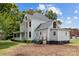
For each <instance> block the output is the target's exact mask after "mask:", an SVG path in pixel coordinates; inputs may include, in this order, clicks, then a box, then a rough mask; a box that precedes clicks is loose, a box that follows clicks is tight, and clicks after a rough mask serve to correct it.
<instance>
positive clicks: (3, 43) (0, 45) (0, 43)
mask: <svg viewBox="0 0 79 59" xmlns="http://www.w3.org/2000/svg"><path fill="white" fill-rule="evenodd" d="M17 44H18V43H16V42H12V41H10V40H0V50H1V49H6V48H10V47H12V46H14V45H17Z"/></svg>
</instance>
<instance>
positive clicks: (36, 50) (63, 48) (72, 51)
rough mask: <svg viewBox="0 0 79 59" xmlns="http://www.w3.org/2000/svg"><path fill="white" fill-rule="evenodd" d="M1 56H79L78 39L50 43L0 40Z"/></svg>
mask: <svg viewBox="0 0 79 59" xmlns="http://www.w3.org/2000/svg"><path fill="white" fill-rule="evenodd" d="M0 55H2V56H52V55H53V56H76V55H77V56H79V39H71V40H70V43H69V44H65V45H54V44H52V45H50V44H46V45H43V44H32V43H29V44H27V43H21V42H15V41H10V40H0Z"/></svg>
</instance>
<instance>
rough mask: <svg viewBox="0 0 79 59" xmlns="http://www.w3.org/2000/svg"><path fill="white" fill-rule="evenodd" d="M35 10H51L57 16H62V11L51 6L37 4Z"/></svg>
mask: <svg viewBox="0 0 79 59" xmlns="http://www.w3.org/2000/svg"><path fill="white" fill-rule="evenodd" d="M37 9H40V10H45V9H48V10H52V11H53V12H55V13H57V14H58V15H62V14H63V13H62V11H61V10H60V9H59V8H56V7H55V6H52V4H47V5H45V4H39V6H38V7H37Z"/></svg>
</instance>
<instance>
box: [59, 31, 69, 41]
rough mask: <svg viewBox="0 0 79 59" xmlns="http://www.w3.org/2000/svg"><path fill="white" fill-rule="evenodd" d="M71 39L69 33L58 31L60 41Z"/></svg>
mask: <svg viewBox="0 0 79 59" xmlns="http://www.w3.org/2000/svg"><path fill="white" fill-rule="evenodd" d="M69 39H70V34H69V31H67V30H58V41H68V40H69Z"/></svg>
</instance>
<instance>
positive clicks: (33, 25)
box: [31, 19, 45, 39]
mask: <svg viewBox="0 0 79 59" xmlns="http://www.w3.org/2000/svg"><path fill="white" fill-rule="evenodd" d="M44 22H45V21H40V20H38V19H34V20H32V22H31V24H32V25H31V27H32V30H31V32H32V39H35V29H36V28H37V27H38V26H39V25H40V24H41V23H44Z"/></svg>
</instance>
